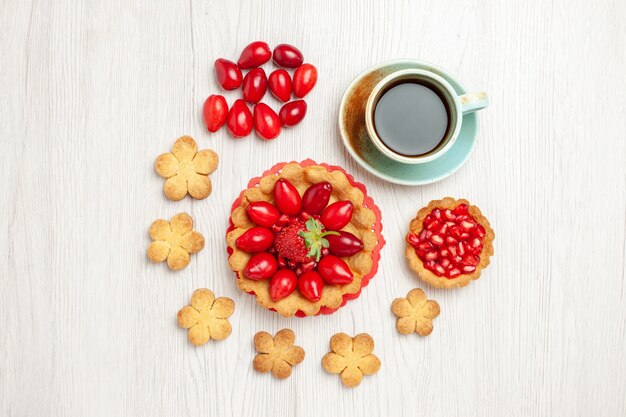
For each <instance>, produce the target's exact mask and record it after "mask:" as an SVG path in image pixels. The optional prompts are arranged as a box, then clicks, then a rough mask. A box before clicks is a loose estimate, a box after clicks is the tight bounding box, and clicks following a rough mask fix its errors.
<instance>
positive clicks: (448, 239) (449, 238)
mask: <svg viewBox="0 0 626 417" xmlns="http://www.w3.org/2000/svg"><path fill="white" fill-rule="evenodd" d="M446 243H447V244H448V245H456V244H457V243H459V241H458V240H456V239H455V238H453V237H452V236H446Z"/></svg>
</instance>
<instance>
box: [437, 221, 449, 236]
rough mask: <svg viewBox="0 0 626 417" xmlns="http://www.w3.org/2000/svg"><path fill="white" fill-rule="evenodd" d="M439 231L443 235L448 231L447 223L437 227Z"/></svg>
mask: <svg viewBox="0 0 626 417" xmlns="http://www.w3.org/2000/svg"><path fill="white" fill-rule="evenodd" d="M439 233H440V234H442V235H445V234H446V233H448V225H447V224H445V223H444V224H443V225H442V226H441V227H440V228H439Z"/></svg>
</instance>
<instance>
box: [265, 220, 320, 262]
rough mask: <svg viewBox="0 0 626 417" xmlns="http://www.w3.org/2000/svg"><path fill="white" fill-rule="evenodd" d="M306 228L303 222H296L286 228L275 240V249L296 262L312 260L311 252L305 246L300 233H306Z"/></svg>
mask: <svg viewBox="0 0 626 417" xmlns="http://www.w3.org/2000/svg"><path fill="white" fill-rule="evenodd" d="M305 230H306V226H305V225H304V223H302V222H294V223H292V224H290V225H289V226H287V227H284V228H283V229H282V230H281V231H280V232H278V234H277V235H276V237H275V238H274V248H275V249H276V251H277V252H278V253H279V254H281V255H282V256H283V257H284V258H287V259H289V260H292V261H295V262H308V261H310V260H311V258H309V256H308V253H309V250H308V249H307V248H306V245H305V244H304V239H303V238H302V237H301V236H300V232H304V231H305Z"/></svg>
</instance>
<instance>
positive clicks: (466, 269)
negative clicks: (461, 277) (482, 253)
mask: <svg viewBox="0 0 626 417" xmlns="http://www.w3.org/2000/svg"><path fill="white" fill-rule="evenodd" d="M474 271H476V267H475V266H472V265H466V266H464V267H463V272H465V273H466V274H469V273H470V272H474Z"/></svg>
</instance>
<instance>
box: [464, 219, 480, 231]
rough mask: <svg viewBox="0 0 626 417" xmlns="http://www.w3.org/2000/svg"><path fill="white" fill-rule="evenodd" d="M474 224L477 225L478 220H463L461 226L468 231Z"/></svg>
mask: <svg viewBox="0 0 626 417" xmlns="http://www.w3.org/2000/svg"><path fill="white" fill-rule="evenodd" d="M474 226H476V222H474V221H472V220H463V221H462V222H461V227H462V228H463V229H465V230H467V231H470V230H472V229H473V228H474Z"/></svg>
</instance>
